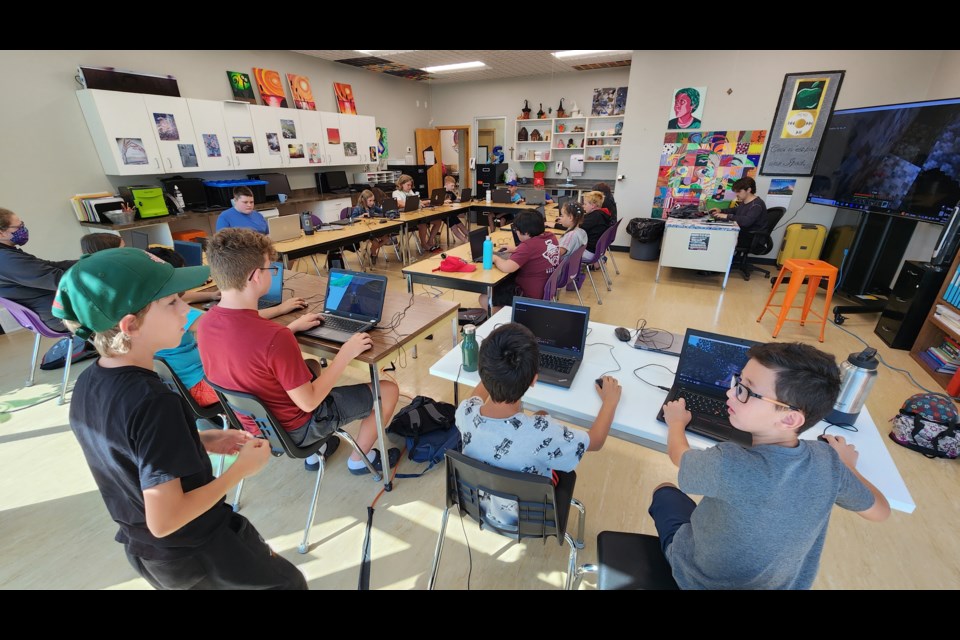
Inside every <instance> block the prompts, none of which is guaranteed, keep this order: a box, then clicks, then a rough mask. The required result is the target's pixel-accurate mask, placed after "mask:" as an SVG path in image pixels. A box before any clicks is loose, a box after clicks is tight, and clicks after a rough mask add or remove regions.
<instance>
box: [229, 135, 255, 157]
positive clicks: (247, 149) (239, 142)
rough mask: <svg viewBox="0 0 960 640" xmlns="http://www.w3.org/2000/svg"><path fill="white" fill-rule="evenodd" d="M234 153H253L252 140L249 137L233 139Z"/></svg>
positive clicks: (235, 137)
mask: <svg viewBox="0 0 960 640" xmlns="http://www.w3.org/2000/svg"><path fill="white" fill-rule="evenodd" d="M233 151H234V153H253V138H251V137H249V136H234V137H233Z"/></svg>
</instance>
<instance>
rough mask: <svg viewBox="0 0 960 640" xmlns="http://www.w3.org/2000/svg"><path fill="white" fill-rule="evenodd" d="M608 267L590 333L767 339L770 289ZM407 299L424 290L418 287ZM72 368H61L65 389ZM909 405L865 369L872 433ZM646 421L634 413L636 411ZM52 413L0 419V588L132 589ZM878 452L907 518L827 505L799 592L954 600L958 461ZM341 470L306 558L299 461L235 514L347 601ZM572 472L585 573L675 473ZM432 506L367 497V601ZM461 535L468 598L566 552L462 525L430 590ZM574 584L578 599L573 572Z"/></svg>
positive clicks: (624, 264)
mask: <svg viewBox="0 0 960 640" xmlns="http://www.w3.org/2000/svg"><path fill="white" fill-rule="evenodd" d="M618 258H619V264H620V269H621V275H619V276H614V290H613V292H612V293H607V292H606V291H603V292H602V294H603V297H604V304H603V305H597V303H596V298H593V297H591V295H590V293H589V292H587V293H585V294H584V299H585V301H586V302H587V303H588V304H589V305H590V306H591V307H592V309H591V316H592V318H593V319H595V320H597V321H599V322H605V323H609V324H614V325H625V326H631V327H632V326H634V325H635V324H636V322H637V320H638V319H639V318H645V319H646V320H647V322H648V324H649V325H650V326H655V327H661V328H665V329H669V330H672V331H674V332H679V333H682V332H683V331H684V330H685V328H686V327H687V326H693V327H697V328H700V329H706V330H711V331H717V332H720V333H727V334H731V335H737V336H742V337H745V338H751V339H755V340H766V339H769V338H770V332H771V331H772V327H773V320H772V318H769V317H768V318H766V319H764V321H763V323H761V324H757V323H756V322H755V320H756V316H757V315H758V314H759V311H760V308H761V307H762V305H763V303H764V301H765V299H766V295H767V293H768V291H769V286H768V284H766V282H765V280H764V279H763V278H761V277H754V279H753V280H752V281H750V282H744V281H743V280H741V279H740V277H739V276H736V275H734V276H732V277H731V279H730V283H729V285H728V287H727V290H726V291H722V290H721V289H720V287H719V283H720V278H719V277H713V278H700V277H697V276H695V275H694V274H693V273H692V272H687V271H681V270H677V269H667V270H665V272H664V274H663V276H662V278H661V282H660V283H659V284H657V283H655V282H654V274H655V272H656V266H657V265H656V262H638V261H632V260H630V259H629V257H628V256H627V255H626V254H623V253H620V254H618ZM378 270H381V271H386V272H388V273H389V275H390V286H391V288H395V289H396V290H398V291H404V290H405V283H404V282H403V280H402V278H401V276H400V273H399V267H398V265H397V264H396V262H391V263H390V264H389V267H386V268H385V267H384V266H383V263H382V262H381V263H380V265H379V266H378ZM597 276H599V274H597ZM598 282H599V280H598ZM588 289H589V286H588ZM416 293H417V294H424V293H426V290H425V289H423V288H422V287H420V286H418V287H417V291H416ZM434 293H437V292H434ZM442 295H443V296H444V297H445V298H451V297H453V298H455V299H457V300H459V301H460V302H461V303H463V304H464V305H465V306H476V301H475V297H474V296H473V295H472V294H464V293H458V292H452V291H449V290H444V291H443V292H442ZM561 299H562V300H564V301H566V302H571V301H573V302H575V301H576V296H575V295H574V294H572V293H564V294H562V298H561ZM820 299H821V300H822V298H820ZM876 320H877V316H875V315H873V316H871V315H865V316H852V317H851V318H850V319H849V320H848V321H847V323H846V324H845V325H844V327H845V328H848V329H849V330H851V331H853V332H854V333H856V334H858V335H859V336H861V337H862V338H863V339H865V340H866V341H867V342H869V343H870V344H871V345H872V346H874V347H877V348H879V350H880V353H881V355H882V356H883V357H884V359H886V360H887V361H888V362H890V363H891V364H893V365H895V366H898V367H902V368H905V369H907V370H908V371H911V372H912V373H913V374H914V376H915V377H916V378H917V379H918V380H919V381H920V382H921V384H924V385H927V386H931V385H934V383H933V381H932V380H931V379H930V378H929V377H928V376H927V375H925V374H924V373H922V372H921V370H920V368H919V367H918V366H917V365H916V364H914V363H913V361H912V360H911V359H910V358H909V355H908V354H907V352H906V351H895V350H891V349H888V348H887V347H886V346H885V345H883V343H882V342H881V341H880V340H879V338H878V337H876V336H875V335H874V333H873V326H874V324H875V323H876ZM444 337H445V336H444ZM779 339H781V340H799V341H803V342H809V343H811V344H817V342H816V330H815V328H814V327H812V326H808V327H806V328H804V327H800V326H799V325H797V324H788V325H787V326H786V328H785V329H784V331H783V332H782V333H781V335H780V338H779ZM31 347H32V335H30V334H26V333H25V332H16V333H14V334H12V335H6V336H0V358H2V360H3V362H4V366H3V369H2V372H0V403H2V407H3V408H4V409H5V410H7V411H9V409H10V408H16V407H18V406H22V404H23V402H24V401H30V400H33V399H37V398H41V397H49V396H54V395H55V394H56V392H57V391H58V389H59V387H58V384H59V380H60V377H59V376H60V373H61V372H59V371H54V372H40V373H39V375H38V384H37V385H35V386H34V387H32V388H29V389H25V388H23V380H24V377H25V373H26V368H27V364H28V361H29V355H30V349H31ZM449 348H450V343H449V341H448V340H445V339H439V338H438V340H437V341H436V342H433V343H427V344H425V345H424V346H422V347H421V349H420V353H419V358H417V359H414V358H412V357H411V354H410V353H409V352H408V353H406V357H405V358H402V359H400V360H399V361H398V363H397V364H398V365H399V368H398V370H397V372H395V373H394V374H393V375H394V376H395V377H396V379H397V380H398V381H399V383H400V388H401V392H402V393H404V394H406V395H407V396H414V395H417V394H426V395H430V396H433V397H435V398H438V399H444V400H448V401H452V388H451V385H450V383H449V382H445V381H441V380H439V379H436V378H433V377H431V376H430V375H429V373H428V369H429V366H430V364H431V363H432V362H434V361H435V360H436V359H437V358H439V357H440V356H441V355H442V354H443V353H445V352H446V351H447V350H448V349H449ZM823 348H824V349H826V350H827V351H829V352H831V353H833V354H835V355H836V356H837V357H838V359H842V358H844V357H845V356H846V354H848V353H850V352H852V351H854V350H859V349H860V346H859V343H858V342H857V341H856V340H855V339H854V338H852V337H850V336H848V335H847V334H845V333H843V332H841V331H840V330H839V329H837V328H836V327H833V326H828V327H827V333H826V340H825V343H824V344H823ZM87 364H88V363H84V365H83V366H78V367H75V373H74V374H73V376H72V377H73V378H74V379H75V378H76V375H78V374H79V373H80V371H81V370H82V369H83V368H84V366H87ZM356 375H357V374H352V373H351V376H356ZM618 375H619V376H620V379H621V382H622V383H623V384H624V386H625V390H626V392H629V388H630V386H631V385H635V384H642V383H640V382H639V381H637V380H631V378H630V374H629V372H628V373H627V374H626V375H624V374H623V373H621V374H618ZM356 380H357V381H360V378H358V377H357V378H356ZM915 392H917V389H915V388H914V387H913V386H912V385H911V383H910V382H909V381H908V380H907V379H906V378H905V377H904V376H903V375H902V374H900V373H896V372H892V371H890V370H889V369H886V368H883V367H881V370H880V374H879V379H878V382H877V384H876V386H875V387H874V389H873V392H872V394H871V396H870V398H869V401H868V402H867V406H868V407H869V409H870V411H871V414H872V415H873V416H874V418H875V419H876V421H877V423H878V426H879V428H880V430H881V433H882V434H883V435H884V436H885V435H886V433H887V432H888V431H889V425H888V424H887V420H888V419H889V418H890V417H891V416H893V415H894V414H895V413H896V411H897V409H898V408H899V406H900V404H901V403H902V401H903V400H904V399H905V398H906V397H908V396H909V395H911V394H913V393H915ZM28 404H29V402H28ZM656 409H657V408H656V407H650V412H651V414H653V413H654V412H656ZM67 411H68V409H67V407H66V406H64V407H58V406H57V405H56V401H55V400H50V401H48V402H45V403H42V404H39V405H37V406H34V407H31V408H25V409H22V410H20V411H16V412H13V413H3V414H0V469H3V473H2V475H0V588H4V589H51V588H53V589H104V588H109V589H116V588H121V589H130V588H133V589H142V588H148V587H147V585H146V583H145V582H144V581H143V580H141V579H140V578H138V577H137V576H136V574H135V573H134V572H133V570H132V569H131V568H130V567H129V565H128V564H127V562H126V560H125V558H124V555H123V550H122V548H121V547H120V545H118V544H117V543H115V542H114V541H113V535H114V533H115V530H116V527H115V525H114V524H113V522H112V521H111V520H110V519H109V516H108V515H107V512H106V510H105V508H104V506H103V503H102V501H101V499H100V496H99V493H98V492H97V489H96V486H95V485H94V483H93V480H92V478H91V476H90V473H89V472H88V470H87V467H86V464H85V462H84V460H83V457H82V455H81V453H80V450H79V448H78V446H77V443H76V441H75V439H74V437H73V434H72V433H71V432H70V428H69V425H68V423H67V415H68V413H67ZM884 442H885V443H886V445H887V447H888V448H889V449H890V452H891V454H892V456H893V459H894V461H895V462H896V464H897V466H898V467H899V469H900V472H901V474H902V475H903V477H904V479H905V480H906V483H907V486H908V487H909V488H910V491H911V493H912V494H913V497H914V500H915V502H916V504H917V509H916V511H915V512H914V513H913V514H910V515H907V514H904V513H900V512H894V513H893V515H892V516H891V517H890V519H889V520H888V521H886V522H884V523H882V524H873V523H869V522H866V521H864V520H862V519H860V518H859V517H857V516H856V515H853V514H851V513H848V512H845V511H843V510H840V509H836V510H835V512H834V515H833V518H832V521H831V524H830V529H829V533H828V535H827V541H826V546H825V549H824V552H823V556H822V562H821V569H820V573H819V575H818V577H817V581H816V583H815V587H816V588H818V589H896V588H910V589H918V588H922V589H935V588H939V589H943V588H953V589H956V588H960V537H958V536H957V535H956V532H957V531H958V529H960V500H958V498H957V487H958V486H960V465H958V463H957V462H954V461H945V460H928V459H926V458H924V457H923V456H921V455H919V454H917V453H913V452H911V451H908V450H906V449H903V448H900V447H898V446H895V445H893V444H892V443H891V442H889V441H888V440H887V439H886V437H884ZM345 460H346V456H345V454H340V453H338V454H337V455H336V456H335V457H334V458H333V460H332V461H331V463H330V466H329V467H328V471H327V474H326V476H325V478H324V483H323V487H322V489H321V497H320V506H319V508H318V515H317V524H316V525H315V526H314V529H313V534H312V537H311V541H312V545H311V548H310V551H309V553H308V554H306V555H299V554H297V552H296V546H297V543H298V542H299V535H300V532H301V531H302V526H303V522H304V518H305V516H306V507H307V500H308V498H309V496H310V493H311V490H312V479H313V476H312V475H310V474H308V473H307V472H305V471H304V470H303V466H302V464H301V463H300V462H298V461H292V460H289V459H286V458H278V459H274V460H272V461H271V462H270V463H269V465H268V466H267V467H266V468H265V469H264V470H263V472H261V473H260V475H258V476H256V477H255V478H253V479H251V480H250V481H248V482H247V486H246V487H245V489H244V497H243V503H242V513H244V514H245V515H246V516H247V517H248V518H250V519H251V520H252V521H253V523H254V524H255V525H256V526H257V528H258V529H259V530H260V532H261V533H262V534H263V536H264V537H265V538H267V539H268V541H269V542H270V544H271V545H272V546H273V548H274V549H275V550H276V551H277V552H279V553H281V554H282V555H283V556H284V557H286V558H288V559H289V560H290V561H291V562H293V563H294V564H296V565H297V566H298V567H299V568H300V569H301V570H302V571H303V572H304V574H305V575H306V577H307V580H308V581H309V584H310V586H311V588H315V589H355V588H356V586H357V581H358V571H359V564H360V552H361V543H362V540H363V535H364V525H365V521H366V511H367V507H368V506H369V505H370V504H371V503H372V502H373V501H374V499H376V498H377V494H378V492H379V485H377V484H375V483H373V482H372V481H370V480H364V479H359V478H356V477H354V476H351V475H349V474H348V473H347V472H346V470H345V469H344V466H345ZM413 470H416V466H413V465H411V463H409V462H404V463H402V464H401V471H413ZM578 475H579V482H578V485H577V490H576V496H577V497H578V498H579V499H580V500H581V501H583V503H584V504H585V505H586V507H587V546H586V549H585V550H584V551H583V552H582V553H581V556H580V560H581V562H590V561H594V560H595V559H596V550H595V536H596V534H597V533H598V532H599V531H602V530H605V529H612V530H625V531H639V532H644V533H654V528H653V522H652V520H651V519H650V517H649V516H648V515H647V506H648V504H649V498H650V493H651V491H652V489H653V488H654V487H655V486H656V485H657V484H659V483H660V482H664V481H675V480H676V469H675V468H674V467H673V465H672V464H671V463H670V461H669V460H668V458H667V457H666V455H665V454H662V453H658V452H656V451H652V450H649V449H645V448H643V447H640V446H637V445H633V444H629V443H626V442H623V441H620V440H616V439H612V438H611V439H610V440H608V441H607V444H606V446H605V447H604V449H603V451H601V452H598V453H592V454H590V455H588V456H586V457H585V458H584V461H583V463H582V464H581V466H580V468H579V469H578ZM442 508H443V495H442V472H440V471H434V472H431V473H430V474H428V475H427V476H426V477H424V478H422V479H419V480H407V481H399V482H398V483H397V484H396V488H395V490H394V491H393V492H391V493H389V494H384V495H382V496H381V497H380V498H379V500H378V501H377V504H376V512H375V517H374V531H373V534H372V542H371V545H372V546H371V549H372V556H373V564H372V571H371V585H372V587H373V588H378V589H384V588H390V589H423V588H425V587H426V584H427V579H428V577H429V571H430V562H431V557H432V554H433V550H434V545H435V543H436V536H437V532H438V529H439V524H440V514H441V510H442ZM464 530H465V532H466V539H467V540H468V541H469V549H470V555H471V556H472V563H473V569H472V574H471V582H470V586H471V588H474V589H539V588H556V587H559V586H560V585H561V584H562V580H563V574H564V569H565V560H566V551H565V548H562V547H559V546H558V545H556V544H555V543H553V542H550V543H548V544H546V545H544V544H543V543H541V542H531V543H524V544H517V543H514V542H512V541H510V540H507V539H504V538H500V537H498V536H496V535H495V534H490V533H487V532H482V531H479V530H478V529H477V527H476V525H475V524H471V523H470V522H469V521H466V522H465V523H464V527H461V525H460V523H459V522H458V519H457V518H456V517H452V518H451V520H450V525H449V526H448V541H447V544H446V547H445V552H444V563H443V564H442V566H441V569H440V577H439V580H438V586H439V587H441V588H450V589H462V588H465V587H466V585H467V575H468V557H469V556H468V547H467V545H466V544H465V538H464ZM582 588H584V589H592V588H594V583H593V581H592V580H591V579H590V577H589V576H588V577H587V578H586V579H585V581H584V584H583V587H582Z"/></svg>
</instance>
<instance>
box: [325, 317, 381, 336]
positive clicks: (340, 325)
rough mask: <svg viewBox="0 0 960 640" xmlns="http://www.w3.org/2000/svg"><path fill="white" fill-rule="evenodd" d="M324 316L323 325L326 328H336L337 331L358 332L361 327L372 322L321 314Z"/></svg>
mask: <svg viewBox="0 0 960 640" xmlns="http://www.w3.org/2000/svg"><path fill="white" fill-rule="evenodd" d="M321 315H322V317H323V327H324V328H325V329H334V330H336V331H346V332H347V333H357V332H358V331H360V329H361V327H365V326H366V325H368V324H370V323H369V322H367V321H365V320H352V319H350V318H341V317H340V316H331V315H326V314H321Z"/></svg>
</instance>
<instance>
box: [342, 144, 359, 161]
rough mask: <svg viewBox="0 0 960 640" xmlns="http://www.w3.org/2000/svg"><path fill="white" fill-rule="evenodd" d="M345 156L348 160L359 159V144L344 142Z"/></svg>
mask: <svg viewBox="0 0 960 640" xmlns="http://www.w3.org/2000/svg"><path fill="white" fill-rule="evenodd" d="M343 155H345V156H347V157H348V158H356V157H357V143H356V142H344V143H343Z"/></svg>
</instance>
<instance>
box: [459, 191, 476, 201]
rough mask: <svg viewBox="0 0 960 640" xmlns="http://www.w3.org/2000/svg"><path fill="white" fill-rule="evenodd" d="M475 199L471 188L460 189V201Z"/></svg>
mask: <svg viewBox="0 0 960 640" xmlns="http://www.w3.org/2000/svg"><path fill="white" fill-rule="evenodd" d="M471 200H473V191H471V190H470V189H461V190H460V202H470V201H471Z"/></svg>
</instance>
